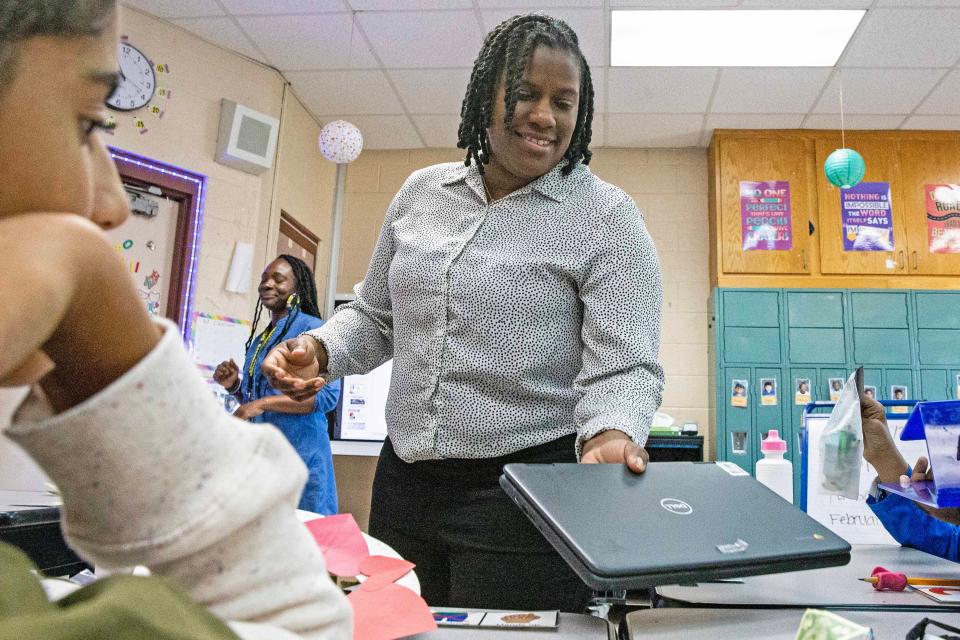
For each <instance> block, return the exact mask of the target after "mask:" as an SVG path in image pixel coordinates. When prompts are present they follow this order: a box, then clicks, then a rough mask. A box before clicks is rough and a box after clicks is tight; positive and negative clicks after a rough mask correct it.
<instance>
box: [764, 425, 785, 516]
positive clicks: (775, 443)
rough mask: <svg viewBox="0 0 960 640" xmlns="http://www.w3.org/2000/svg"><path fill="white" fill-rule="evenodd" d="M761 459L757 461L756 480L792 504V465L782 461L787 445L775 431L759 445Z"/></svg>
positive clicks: (771, 431) (772, 430)
mask: <svg viewBox="0 0 960 640" xmlns="http://www.w3.org/2000/svg"><path fill="white" fill-rule="evenodd" d="M760 451H761V452H763V459H762V460H758V461H757V474H756V475H757V480H759V481H760V482H762V483H763V484H765V485H766V486H767V487H769V488H770V489H773V490H774V491H775V492H776V493H777V494H779V495H780V497H781V498H783V499H784V500H786V501H787V502H791V503H792V502H793V465H791V464H790V461H789V460H784V459H783V454H785V453H786V452H787V443H786V442H785V441H784V440H782V439H781V438H780V434H779V433H777V430H776V429H771V430H770V432H769V433H768V434H767V437H766V439H764V440H763V442H761V443H760Z"/></svg>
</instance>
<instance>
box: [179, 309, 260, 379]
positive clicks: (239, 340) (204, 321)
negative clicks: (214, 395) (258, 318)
mask: <svg viewBox="0 0 960 640" xmlns="http://www.w3.org/2000/svg"><path fill="white" fill-rule="evenodd" d="M249 337H250V321H249V320H240V319H239V318H231V317H229V316H221V315H214V314H210V313H203V312H201V311H195V312H194V313H193V321H192V324H191V328H190V342H191V345H192V348H191V351H192V353H193V359H194V362H196V363H197V368H198V369H200V371H201V373H203V374H204V376H206V377H212V376H213V370H214V369H216V368H217V365H218V364H220V363H221V362H223V361H224V360H229V359H231V358H233V361H234V362H236V363H237V366H238V367H243V359H244V356H245V355H246V354H245V350H244V344H245V343H246V342H247V338H249Z"/></svg>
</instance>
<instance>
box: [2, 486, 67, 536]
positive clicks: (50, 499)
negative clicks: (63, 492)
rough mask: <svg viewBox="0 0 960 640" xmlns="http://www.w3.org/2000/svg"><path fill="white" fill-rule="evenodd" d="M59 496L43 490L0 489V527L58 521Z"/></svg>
mask: <svg viewBox="0 0 960 640" xmlns="http://www.w3.org/2000/svg"><path fill="white" fill-rule="evenodd" d="M59 504H60V497H59V496H52V495H50V494H49V493H47V492H45V491H2V490H0V527H16V526H21V525H35V524H48V523H57V522H60V507H59Z"/></svg>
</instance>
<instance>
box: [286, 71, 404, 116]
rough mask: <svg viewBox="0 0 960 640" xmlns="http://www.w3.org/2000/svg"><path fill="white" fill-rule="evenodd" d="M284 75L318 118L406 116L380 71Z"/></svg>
mask: <svg viewBox="0 0 960 640" xmlns="http://www.w3.org/2000/svg"><path fill="white" fill-rule="evenodd" d="M284 75H285V76H286V77H287V79H288V80H289V81H290V84H291V85H293V89H294V90H295V91H296V92H297V95H299V96H300V97H301V98H303V101H304V102H306V103H307V106H308V107H310V110H311V111H312V112H313V113H314V114H316V115H319V116H327V115H330V114H335V113H349V114H402V113H403V106H402V105H401V104H400V101H399V100H398V99H397V97H396V95H394V93H393V89H392V88H391V87H390V83H389V82H387V78H386V77H385V76H384V75H383V72H382V71H380V70H379V69H376V70H370V71H360V70H356V69H355V70H353V71H288V72H287V73H285V74H284Z"/></svg>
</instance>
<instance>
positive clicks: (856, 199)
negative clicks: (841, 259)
mask: <svg viewBox="0 0 960 640" xmlns="http://www.w3.org/2000/svg"><path fill="white" fill-rule="evenodd" d="M840 217H841V221H842V224H843V250H844V251H893V211H892V208H891V205H890V183H889V182H861V183H860V184H858V185H856V186H853V187H850V188H849V189H840Z"/></svg>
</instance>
